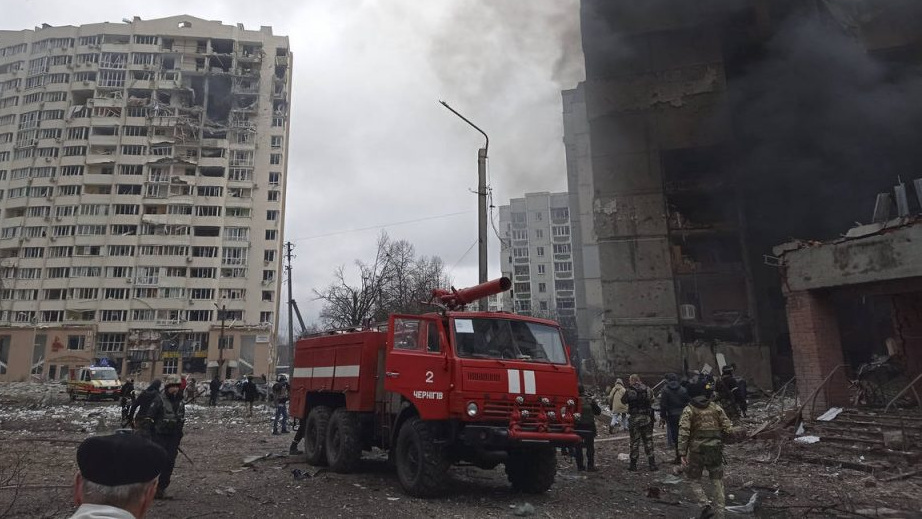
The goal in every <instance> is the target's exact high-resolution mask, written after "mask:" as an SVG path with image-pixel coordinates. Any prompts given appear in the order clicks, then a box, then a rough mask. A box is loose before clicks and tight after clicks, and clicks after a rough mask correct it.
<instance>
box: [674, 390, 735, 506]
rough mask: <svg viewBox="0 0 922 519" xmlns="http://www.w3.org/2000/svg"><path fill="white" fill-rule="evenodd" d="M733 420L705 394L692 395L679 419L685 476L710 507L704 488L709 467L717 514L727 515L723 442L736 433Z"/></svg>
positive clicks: (696, 493) (681, 454)
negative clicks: (702, 479) (702, 480)
mask: <svg viewBox="0 0 922 519" xmlns="http://www.w3.org/2000/svg"><path fill="white" fill-rule="evenodd" d="M732 427H733V426H732V423H731V422H730V419H729V418H727V414H726V413H725V412H724V410H723V409H722V408H721V407H720V406H719V405H717V404H715V403H714V402H711V401H710V400H709V399H708V398H707V397H705V396H703V395H699V396H696V397H695V398H692V400H691V402H690V403H689V405H688V406H686V407H685V409H684V410H683V411H682V417H681V418H680V419H679V455H680V456H682V465H683V466H684V467H685V475H686V476H687V477H688V479H689V480H690V485H691V488H692V491H693V492H694V493H695V497H696V498H698V501H699V503H701V504H702V505H703V506H705V507H709V506H710V504H709V502H708V498H707V494H705V492H704V488H702V486H701V483H700V481H699V480H700V479H701V474H702V473H703V472H704V471H705V470H707V471H708V477H709V478H710V480H711V481H712V482H713V483H714V493H715V498H714V508H715V510H714V513H715V515H716V516H717V517H723V512H724V502H725V500H724V484H723V475H724V471H723V441H724V438H725V437H728V436H729V435H731V434H732V432H733V429H732Z"/></svg>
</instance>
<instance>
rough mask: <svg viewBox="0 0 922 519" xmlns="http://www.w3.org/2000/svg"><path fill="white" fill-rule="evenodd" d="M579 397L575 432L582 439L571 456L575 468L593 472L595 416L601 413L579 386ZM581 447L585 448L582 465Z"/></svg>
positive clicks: (593, 401) (599, 408)
mask: <svg viewBox="0 0 922 519" xmlns="http://www.w3.org/2000/svg"><path fill="white" fill-rule="evenodd" d="M579 399H580V402H581V403H582V406H581V408H580V415H579V420H577V422H576V432H577V434H579V435H580V437H582V439H583V441H582V442H581V443H579V444H578V445H577V446H576V449H575V450H574V453H573V456H574V457H575V458H576V470H588V471H589V472H595V436H596V434H597V432H598V431H597V430H596V425H595V417H596V416H598V415H600V414H602V408H601V407H599V404H597V403H596V401H595V400H594V399H593V398H592V397H591V396H589V395H587V394H586V389H585V388H584V387H583V386H579ZM583 448H585V449H586V465H583Z"/></svg>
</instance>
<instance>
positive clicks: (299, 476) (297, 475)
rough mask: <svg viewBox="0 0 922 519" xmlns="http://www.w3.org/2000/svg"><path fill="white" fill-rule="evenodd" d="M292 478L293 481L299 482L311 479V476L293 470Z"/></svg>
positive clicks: (298, 470)
mask: <svg viewBox="0 0 922 519" xmlns="http://www.w3.org/2000/svg"><path fill="white" fill-rule="evenodd" d="M291 474H292V476H294V478H295V481H301V480H302V479H307V478H309V477H311V474H309V473H307V472H304V471H303V470H301V469H294V470H292V471H291Z"/></svg>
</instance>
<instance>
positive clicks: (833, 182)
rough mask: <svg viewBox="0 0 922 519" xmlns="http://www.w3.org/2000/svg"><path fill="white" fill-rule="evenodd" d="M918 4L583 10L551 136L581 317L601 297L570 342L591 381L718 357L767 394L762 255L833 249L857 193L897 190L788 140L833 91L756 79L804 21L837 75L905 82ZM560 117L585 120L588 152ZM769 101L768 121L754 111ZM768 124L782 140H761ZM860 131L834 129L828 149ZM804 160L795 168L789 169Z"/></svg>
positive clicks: (830, 152)
mask: <svg viewBox="0 0 922 519" xmlns="http://www.w3.org/2000/svg"><path fill="white" fill-rule="evenodd" d="M842 4H848V5H849V6H850V7H847V8H846V7H844V6H843V5H842ZM917 6H918V4H917V3H915V4H914V3H912V2H894V3H892V5H891V4H887V6H882V5H881V4H879V3H876V2H864V1H860V0H859V1H858V2H835V1H829V2H811V1H801V0H783V1H770V0H743V1H740V2H723V1H701V2H682V1H678V0H656V1H648V2H632V1H629V0H582V2H581V21H582V24H581V25H582V31H581V34H582V39H583V52H584V55H585V58H586V81H585V83H583V84H581V85H580V86H579V87H578V88H577V89H576V90H574V91H568V92H566V93H565V94H564V103H565V109H564V112H565V113H564V119H565V130H566V132H567V133H568V134H567V135H566V136H565V137H564V141H565V142H566V143H567V144H568V146H567V154H568V157H567V160H568V170H569V171H570V174H571V176H575V181H572V180H571V182H570V191H571V193H575V196H576V201H575V202H574V203H573V204H571V206H572V207H574V208H579V209H578V212H579V215H580V219H581V229H582V230H581V238H582V240H583V241H584V242H585V243H586V244H587V246H588V247H591V248H592V252H590V253H589V254H588V256H589V257H590V258H595V257H597V258H598V270H599V276H598V281H597V280H596V279H595V278H594V277H593V276H590V275H586V276H585V280H584V282H583V283H582V285H585V290H584V292H585V294H586V297H587V303H586V308H587V310H590V308H591V306H593V304H595V303H592V304H590V303H589V301H588V298H589V297H594V296H595V295H596V294H597V297H598V299H597V301H596V303H597V304H598V308H599V311H598V312H593V311H588V312H587V313H586V316H587V318H586V320H587V321H588V322H585V323H582V324H581V326H580V334H581V336H582V337H585V340H587V341H588V343H589V349H590V351H591V353H592V357H593V359H594V361H595V362H596V364H597V368H598V372H597V373H598V375H599V377H600V379H601V380H606V379H610V378H613V377H614V376H620V375H623V374H625V373H631V372H637V373H641V374H643V373H646V374H649V375H651V376H658V375H660V374H662V373H663V372H666V371H678V372H681V371H685V370H689V369H698V368H700V367H701V366H702V364H703V363H704V362H707V363H708V364H710V365H711V366H712V367H713V366H715V362H717V355H716V353H722V354H723V355H724V357H725V359H726V362H728V363H734V364H736V365H737V368H738V369H737V373H738V374H740V375H742V376H746V377H749V378H750V379H751V380H753V381H755V382H756V383H757V384H758V385H760V386H763V387H768V386H770V385H771V384H772V383H773V382H784V381H785V380H787V379H789V378H790V377H791V376H793V374H794V373H793V363H792V356H791V341H790V338H789V333H788V326H787V323H786V322H785V318H786V317H785V312H784V299H783V297H782V290H781V285H780V282H779V277H778V275H777V271H776V269H775V268H774V267H773V266H772V265H770V264H766V257H767V256H771V248H772V247H773V246H774V245H776V244H777V243H779V242H781V241H783V240H785V239H789V238H790V237H791V236H811V237H815V238H818V239H829V238H831V237H834V236H836V235H837V234H838V233H839V232H840V230H841V229H842V228H843V227H845V226H847V225H849V224H850V223H851V222H854V221H855V219H856V218H860V215H856V214H855V207H857V204H858V203H859V202H861V201H863V199H861V197H863V196H867V195H868V194H873V193H874V192H875V190H877V189H879V188H880V187H882V186H884V185H888V184H890V183H891V182H892V181H896V178H895V174H894V177H893V178H892V181H891V180H890V179H887V178H885V176H886V175H884V174H882V173H881V172H880V171H879V170H875V169H874V168H872V167H854V168H851V169H852V170H853V171H849V172H848V175H847V176H846V174H845V173H843V172H842V170H843V169H844V168H843V167H842V164H841V162H842V161H843V160H844V159H843V158H842V157H843V155H844V153H843V151H842V150H840V149H838V148H837V147H836V146H826V147H824V146H823V145H821V144H818V142H819V140H817V139H815V138H813V137H814V136H811V135H808V136H805V137H803V138H801V139H800V140H799V141H797V142H788V139H790V140H794V139H791V138H789V137H787V136H788V135H797V136H798V137H800V136H801V134H800V133H796V132H795V130H796V129H797V127H798V126H799V125H800V124H801V123H802V122H803V121H802V120H800V119H799V117H804V116H803V115H802V114H799V113H798V109H797V106H798V104H797V103H809V102H810V101H808V100H809V99H836V98H837V95H836V92H835V88H836V87H835V86H833V87H831V88H829V89H822V88H820V87H819V86H815V85H817V84H819V83H821V82H820V81H816V80H815V78H811V79H810V80H804V82H802V84H795V85H790V84H786V85H784V86H786V87H789V90H790V92H791V96H790V97H788V98H786V99H778V98H777V96H775V97H771V95H770V94H771V92H775V91H776V90H773V87H777V86H779V85H778V84H772V85H769V84H767V83H770V82H771V79H770V78H771V77H773V76H772V74H771V73H772V71H775V72H778V71H786V73H789V71H788V69H787V68H786V67H787V66H788V65H787V64H788V63H790V62H791V61H792V56H794V57H796V56H798V55H800V54H802V53H803V52H802V51H803V49H799V48H798V49H796V51H791V50H790V49H791V48H793V47H795V46H796V45H797V44H804V42H805V41H810V40H809V38H805V39H803V40H799V41H798V42H796V43H792V42H791V41H789V40H784V38H788V37H790V31H791V28H792V27H795V26H797V25H798V24H797V22H798V21H799V22H803V21H804V18H807V17H809V18H810V20H811V21H815V22H817V23H816V26H817V27H826V29H825V30H829V31H834V33H835V36H837V37H838V38H840V39H841V41H842V43H841V46H840V47H839V48H838V49H837V50H836V52H837V51H839V50H842V49H845V50H844V53H845V54H846V55H848V56H849V59H848V60H845V59H843V60H842V61H843V62H849V63H851V64H854V63H858V62H861V63H862V64H865V62H864V61H861V60H867V61H874V63H873V67H875V68H874V70H892V71H893V75H894V76H901V75H907V76H911V77H916V75H917V72H915V71H917V70H918V68H917V67H918V62H919V58H918V53H917V52H915V49H917V47H918V44H919V41H920V39H922V38H920V34H922V32H920V29H919V26H918V24H917V23H914V22H913V23H908V22H905V21H906V20H909V19H915V18H917V17H915V18H914V17H913V16H912V13H918V8H917ZM901 20H903V21H902V22H901ZM904 22H905V23H904ZM830 28H834V29H830ZM816 38H818V39H820V38H822V36H816ZM782 40H784V41H782ZM806 46H809V44H806ZM779 47H783V48H786V49H788V50H789V53H788V54H787V55H784V56H781V57H780V59H779V56H775V55H773V54H772V53H773V52H775V51H777V49H778V48H779ZM855 49H858V50H857V51H856V50H855ZM824 51H829V49H824ZM833 54H835V52H833ZM852 56H854V58H852ZM827 58H828V56H827ZM849 60H851V61H849ZM821 61H822V60H821ZM828 61H829V59H825V62H828ZM763 67H764V68H763ZM773 67H774V68H773ZM814 68H816V67H814ZM869 68H871V66H870V65H869ZM756 70H758V71H760V72H761V73H762V74H763V75H758V74H756V73H755V72H754V71H756ZM844 75H845V76H846V77H851V76H849V73H848V72H845V73H844ZM766 77H768V78H769V80H766ZM789 79H791V81H793V82H795V83H796V80H797V78H789ZM756 81H759V82H760V83H759V84H758V85H756V84H755V82H756ZM833 83H834V82H833ZM811 89H812V90H811ZM859 90H860V88H859ZM794 93H796V94H797V95H800V96H801V97H800V98H799V99H798V101H797V102H794V101H791V99H792V96H793V95H794ZM743 94H746V95H747V96H749V97H743ZM811 96H813V97H811ZM750 98H751V102H750V103H749V104H746V103H742V102H740V99H750ZM583 103H584V104H583ZM869 104H871V105H873V101H872V100H869ZM909 104H912V103H909ZM833 105H834V103H833V104H832V105H830V106H833ZM855 105H860V103H857V102H856V103H855ZM569 106H572V107H579V108H580V109H582V108H583V106H584V108H585V119H586V121H585V125H586V126H587V127H588V130H587V131H588V142H586V143H585V144H582V140H583V133H584V131H586V130H584V129H583V128H582V127H581V126H580V124H581V123H579V122H577V120H576V119H575V118H574V116H573V115H572V114H570V113H568V110H569V108H568V107H569ZM766 106H771V107H773V110H763V111H758V110H755V112H757V114H756V115H753V114H752V113H750V112H752V111H753V107H761V108H765V107H766ZM835 106H838V105H835ZM772 112H776V113H778V114H780V115H779V117H778V119H780V122H779V123H778V127H777V128H774V127H773V130H774V133H767V132H766V133H759V131H758V129H759V128H760V127H762V126H764V124H763V123H764V120H765V119H766V118H768V117H769V116H771V117H774V116H775V113H772ZM841 114H842V111H841V110H832V111H831V113H830V114H829V116H828V117H829V118H832V119H835V118H836V117H840V116H841ZM580 116H582V115H580ZM823 117H825V115H824V116H823ZM850 117H851V119H852V120H858V119H860V117H861V114H852V115H851V116H850ZM868 119H870V120H873V119H874V118H873V117H870V116H869V117H868ZM894 119H897V117H894ZM917 126H918V125H917V123H916V122H914V123H913V125H912V126H911V127H913V128H914V127H917ZM741 128H743V129H746V130H748V133H744V132H743V131H741ZM885 129H886V128H884V129H882V131H884V130H885ZM860 130H861V128H860V127H859V128H857V129H855V128H848V130H843V131H842V139H840V141H841V142H848V139H849V138H850V137H851V136H852V135H853V134H860V133H861V131H860ZM849 132H852V133H849ZM884 133H885V131H884ZM897 133H906V132H897ZM828 139H829V138H828V137H827V140H828ZM578 143H579V144H578ZM774 145H776V146H777V149H776V148H773V147H772V146H774ZM801 147H804V148H806V151H803V153H802V155H803V156H798V157H797V159H798V160H797V161H796V162H795V161H794V160H793V159H790V157H789V155H794V154H796V153H798V149H799V148H801ZM846 147H847V146H846ZM884 147H886V144H882V145H880V146H878V148H879V149H883V148H884ZM765 150H769V151H770V153H765ZM846 151H847V150H846ZM892 151H893V150H892V149H891V148H888V151H887V152H882V151H881V152H880V153H883V154H887V153H891V152H892ZM873 153H875V152H871V151H868V153H867V154H868V157H871V156H874V155H873ZM856 155H860V154H856ZM898 155H899V156H900V157H904V156H905V157H912V156H915V155H914V153H913V152H912V151H907V150H902V149H901V150H899V153H898ZM587 157H588V158H587ZM862 158H863V157H862ZM770 159H771V160H770ZM906 160H907V161H909V162H912V160H914V159H911V158H909V159H906ZM786 161H787V162H786ZM871 162H873V161H871ZM878 162H879V161H878ZM894 162H898V161H896V160H894ZM766 163H769V164H770V165H768V166H766V165H765V164H766ZM584 164H585V167H583V165H584ZM794 164H796V165H797V166H798V167H799V168H801V169H798V170H796V171H794V170H792V167H791V166H792V165H794ZM906 170H907V168H906V167H902V168H901V169H899V171H906ZM908 170H913V169H912V168H909V169H908ZM791 171H794V172H793V173H792V172H791ZM801 171H803V174H800V173H801ZM900 174H902V173H900ZM574 210H575V211H576V209H574ZM869 212H870V211H869ZM584 250H585V249H584ZM769 260H770V258H769ZM768 263H771V261H769V262H768ZM583 264H584V266H588V265H589V262H587V261H586V260H585V259H584V261H583ZM582 285H581V286H582ZM773 378H774V379H777V380H773Z"/></svg>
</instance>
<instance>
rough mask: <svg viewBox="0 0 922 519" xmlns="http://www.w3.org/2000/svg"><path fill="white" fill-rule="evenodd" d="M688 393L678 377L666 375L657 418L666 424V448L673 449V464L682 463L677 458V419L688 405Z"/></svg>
mask: <svg viewBox="0 0 922 519" xmlns="http://www.w3.org/2000/svg"><path fill="white" fill-rule="evenodd" d="M689 400H691V399H690V398H689V397H688V391H687V390H686V389H685V388H684V387H682V386H681V385H680V384H679V377H678V376H677V375H676V374H675V373H669V374H667V375H666V387H665V388H663V392H662V393H660V396H659V417H660V420H661V422H662V423H664V424H666V446H667V447H672V448H674V449H675V461H674V462H673V463H675V464H676V465H678V464H679V463H681V462H682V460H681V457H680V456H679V418H680V417H681V416H682V410H683V409H685V406H686V405H688V402H689Z"/></svg>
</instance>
